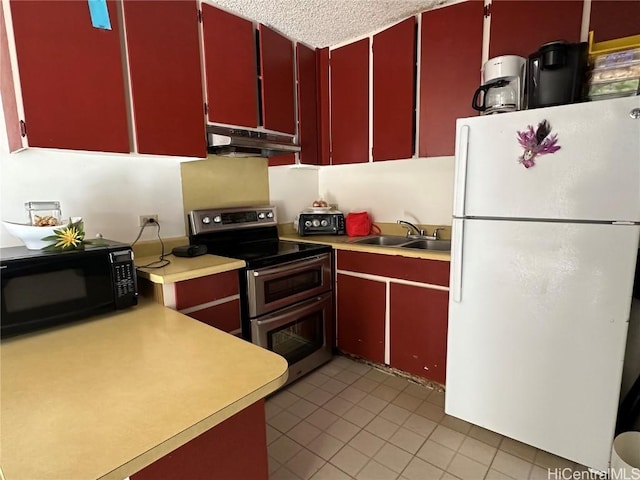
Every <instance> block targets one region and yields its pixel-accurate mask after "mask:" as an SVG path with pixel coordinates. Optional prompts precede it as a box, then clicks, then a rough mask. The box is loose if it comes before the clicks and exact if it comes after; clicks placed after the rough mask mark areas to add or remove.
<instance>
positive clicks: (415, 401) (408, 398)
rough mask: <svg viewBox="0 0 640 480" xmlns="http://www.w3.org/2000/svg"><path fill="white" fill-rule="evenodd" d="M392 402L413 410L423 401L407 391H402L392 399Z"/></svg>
mask: <svg viewBox="0 0 640 480" xmlns="http://www.w3.org/2000/svg"><path fill="white" fill-rule="evenodd" d="M391 403H392V404H394V405H397V406H399V407H402V408H404V409H405V410H409V411H410V412H413V411H415V409H416V408H418V406H419V405H420V404H421V403H422V400H420V399H419V398H417V397H414V396H413V395H409V394H408V393H406V392H400V393H399V394H398V396H397V397H396V398H394V399H393V400H391Z"/></svg>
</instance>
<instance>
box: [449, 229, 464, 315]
mask: <svg viewBox="0 0 640 480" xmlns="http://www.w3.org/2000/svg"><path fill="white" fill-rule="evenodd" d="M452 223H453V225H452V242H453V244H452V246H451V281H450V282H449V283H450V288H451V298H452V299H453V301H454V302H456V303H460V302H461V301H462V244H463V241H464V220H463V219H461V218H454V219H453V222H452Z"/></svg>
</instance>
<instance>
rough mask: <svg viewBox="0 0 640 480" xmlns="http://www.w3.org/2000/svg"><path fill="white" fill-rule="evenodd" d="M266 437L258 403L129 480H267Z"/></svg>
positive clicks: (263, 417)
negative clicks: (248, 457) (248, 455)
mask: <svg viewBox="0 0 640 480" xmlns="http://www.w3.org/2000/svg"><path fill="white" fill-rule="evenodd" d="M266 436H267V432H266V419H265V410H264V400H262V399H261V400H258V401H257V402H256V403H254V404H252V405H250V406H248V407H247V408H245V409H244V410H240V411H239V412H238V413H236V414H235V415H234V416H232V417H229V418H228V419H226V420H225V421H224V422H222V423H220V424H218V425H216V426H215V427H213V428H212V429H210V430H206V431H205V432H203V433H202V434H200V435H199V436H197V437H196V438H194V439H193V440H191V441H189V442H187V443H185V444H184V445H182V446H180V447H178V448H177V449H175V450H173V451H172V452H170V453H168V454H167V455H165V456H164V457H162V458H160V459H159V460H156V461H155V462H153V463H152V464H151V465H149V466H147V467H145V468H143V469H142V470H140V471H139V472H137V473H134V474H133V475H131V480H178V479H193V480H196V479H200V480H204V479H215V478H217V479H251V480H268V478H269V468H268V458H267V448H266ZM249 452H250V455H251V459H250V460H249V461H247V454H248V453H249Z"/></svg>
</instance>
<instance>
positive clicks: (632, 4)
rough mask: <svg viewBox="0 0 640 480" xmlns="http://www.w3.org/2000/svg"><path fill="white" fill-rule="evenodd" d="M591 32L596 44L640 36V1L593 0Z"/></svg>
mask: <svg viewBox="0 0 640 480" xmlns="http://www.w3.org/2000/svg"><path fill="white" fill-rule="evenodd" d="M589 30H590V31H593V37H594V38H593V40H594V41H595V42H605V41H607V40H613V39H614V38H620V37H628V36H630V35H640V1H639V0H632V1H629V0H591V16H590V19H589Z"/></svg>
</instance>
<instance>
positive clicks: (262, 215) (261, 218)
mask: <svg viewBox="0 0 640 480" xmlns="http://www.w3.org/2000/svg"><path fill="white" fill-rule="evenodd" d="M258 218H259V219H260V220H264V218H265V214H264V212H260V213H259V214H258Z"/></svg>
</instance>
